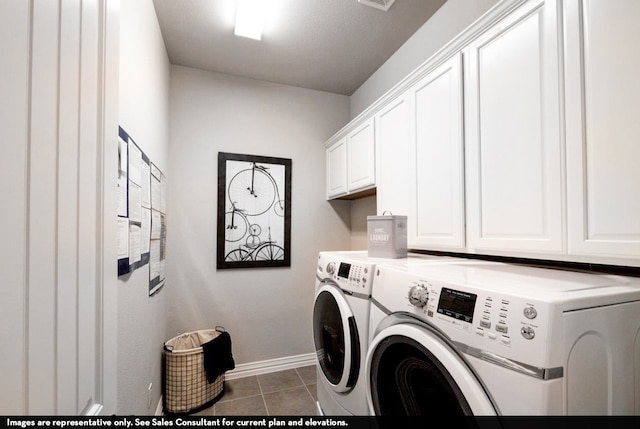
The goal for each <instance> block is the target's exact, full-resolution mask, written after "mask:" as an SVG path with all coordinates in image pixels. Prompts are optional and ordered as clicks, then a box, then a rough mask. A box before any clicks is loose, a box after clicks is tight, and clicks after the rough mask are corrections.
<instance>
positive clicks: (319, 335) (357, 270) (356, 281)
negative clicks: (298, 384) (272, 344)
mask: <svg viewBox="0 0 640 429" xmlns="http://www.w3.org/2000/svg"><path fill="white" fill-rule="evenodd" d="M367 253H368V252H367V251H343V252H320V254H319V255H318V266H317V271H316V289H315V300H314V309H313V338H314V344H315V350H316V355H317V374H318V382H317V394H318V402H317V406H318V413H319V414H323V415H369V414H370V412H369V406H368V404H367V399H366V392H365V376H364V365H365V358H366V353H367V346H368V344H369V341H370V336H369V323H370V318H369V310H370V302H369V298H370V296H371V290H372V286H373V278H374V270H375V267H376V265H377V264H379V263H385V264H387V265H389V266H399V267H407V266H413V265H414V264H423V263H428V262H430V261H440V260H447V259H450V258H446V257H439V256H429V255H411V256H409V257H407V258H402V259H384V258H369V257H368V256H367Z"/></svg>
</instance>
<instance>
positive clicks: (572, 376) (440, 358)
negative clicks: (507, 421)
mask: <svg viewBox="0 0 640 429" xmlns="http://www.w3.org/2000/svg"><path fill="white" fill-rule="evenodd" d="M374 285H375V286H374V288H373V290H372V297H371V302H372V307H371V312H370V316H371V326H372V329H374V330H375V331H374V332H373V333H372V340H371V343H370V345H369V350H368V352H367V357H366V379H367V383H366V387H367V389H366V390H367V402H368V405H369V408H370V410H371V413H372V414H374V415H424V416H433V415H436V414H439V415H448V416H450V417H454V416H456V415H458V416H464V415H632V414H636V415H637V414H640V279H639V278H635V277H621V276H614V275H604V274H593V273H584V272H572V271H565V270H557V269H549V268H540V267H529V266H519V265H511V264H503V263H484V264H482V263H478V262H476V261H471V260H468V261H466V262H461V263H456V264H436V265H430V266H424V267H422V268H420V267H414V268H412V269H410V270H399V269H398V268H397V267H395V268H394V267H392V266H384V265H378V267H377V268H376V276H375V278H374Z"/></svg>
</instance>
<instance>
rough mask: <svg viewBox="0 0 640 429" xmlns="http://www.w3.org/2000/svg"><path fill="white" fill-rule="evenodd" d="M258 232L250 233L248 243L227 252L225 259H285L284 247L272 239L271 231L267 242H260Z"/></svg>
mask: <svg viewBox="0 0 640 429" xmlns="http://www.w3.org/2000/svg"><path fill="white" fill-rule="evenodd" d="M254 226H258V225H252V227H254ZM258 227H259V226H258ZM258 234H259V232H258ZM258 234H252V235H250V236H249V238H248V239H247V244H245V245H240V246H239V247H238V248H237V249H234V250H232V251H230V252H229V253H227V254H226V256H225V258H224V260H225V261H227V262H241V261H242V262H244V261H279V260H282V259H284V249H283V248H282V246H279V245H277V244H276V243H275V242H274V241H271V232H269V240H267V241H265V242H260V238H259V237H258Z"/></svg>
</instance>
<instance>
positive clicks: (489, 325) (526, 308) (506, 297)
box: [405, 279, 548, 359]
mask: <svg viewBox="0 0 640 429" xmlns="http://www.w3.org/2000/svg"><path fill="white" fill-rule="evenodd" d="M514 290H515V289H514ZM405 291H406V292H405V293H406V294H407V295H406V298H405V299H406V301H407V304H406V305H407V306H408V307H410V308H411V310H410V311H411V312H413V313H414V314H416V315H419V316H420V317H422V318H424V319H425V320H427V321H430V322H431V323H433V324H434V325H436V326H438V327H439V328H441V329H443V330H444V331H445V332H447V334H449V335H450V336H451V337H452V339H454V340H455V341H460V342H463V343H465V344H467V345H470V346H473V347H477V348H480V349H482V350H491V351H494V352H499V353H500V354H502V355H510V354H511V352H513V353H514V354H516V355H518V356H519V357H520V358H522V359H524V358H525V357H530V356H529V355H530V354H534V355H535V354H539V353H541V352H542V349H544V347H545V339H546V336H547V329H548V320H547V318H548V315H547V314H545V309H546V308H547V307H546V305H545V304H544V303H541V302H536V301H535V300H531V299H528V298H526V297H521V296H517V295H511V294H508V293H505V292H497V291H496V292H493V291H490V290H486V289H474V288H469V287H464V286H457V285H453V284H448V283H445V282H439V281H436V280H426V279H425V280H417V281H415V280H414V281H411V282H409V283H408V284H406V288H405ZM456 332H460V334H456Z"/></svg>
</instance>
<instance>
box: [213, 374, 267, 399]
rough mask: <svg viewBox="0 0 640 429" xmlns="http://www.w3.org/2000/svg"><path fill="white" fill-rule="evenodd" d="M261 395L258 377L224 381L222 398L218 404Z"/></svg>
mask: <svg viewBox="0 0 640 429" xmlns="http://www.w3.org/2000/svg"><path fill="white" fill-rule="evenodd" d="M261 393H262V392H260V385H259V384H258V377H256V376H252V377H244V378H236V379H235V380H227V381H225V383H224V396H223V397H222V398H221V399H220V402H225V401H232V400H234V399H239V398H246V397H248V396H255V395H260V394H261Z"/></svg>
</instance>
